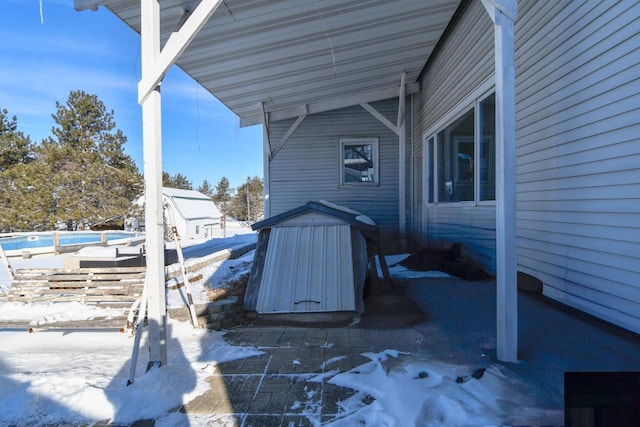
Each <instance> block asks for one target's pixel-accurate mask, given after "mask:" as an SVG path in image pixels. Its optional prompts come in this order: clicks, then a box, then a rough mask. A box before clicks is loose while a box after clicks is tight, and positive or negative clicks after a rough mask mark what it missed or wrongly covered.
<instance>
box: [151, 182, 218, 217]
mask: <svg viewBox="0 0 640 427" xmlns="http://www.w3.org/2000/svg"><path fill="white" fill-rule="evenodd" d="M162 194H163V195H164V196H165V197H166V198H167V199H169V200H171V201H172V202H173V205H174V206H175V208H176V210H177V211H178V214H179V215H180V216H182V217H183V218H185V219H198V218H213V219H218V218H220V217H221V216H222V214H221V213H220V211H219V210H218V208H217V206H216V205H215V203H213V200H211V198H210V197H208V196H205V195H204V194H202V193H200V192H199V191H194V190H183V189H179V188H169V187H163V188H162Z"/></svg>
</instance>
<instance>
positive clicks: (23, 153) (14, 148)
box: [0, 109, 34, 172]
mask: <svg viewBox="0 0 640 427" xmlns="http://www.w3.org/2000/svg"><path fill="white" fill-rule="evenodd" d="M8 114H9V112H8V111H7V110H6V109H2V110H0V172H2V171H5V170H7V169H9V168H11V167H12V166H14V165H17V164H26V163H29V162H32V161H33V160H34V153H33V144H32V143H31V140H30V139H29V137H28V136H25V135H24V134H23V133H22V132H20V131H18V119H17V118H16V116H13V117H12V118H11V119H9V117H8Z"/></svg>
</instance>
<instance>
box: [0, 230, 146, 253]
mask: <svg viewBox="0 0 640 427" xmlns="http://www.w3.org/2000/svg"><path fill="white" fill-rule="evenodd" d="M141 236H142V234H140V233H132V232H126V231H56V232H44V233H26V234H21V235H19V236H11V237H2V238H0V246H2V249H3V250H5V251H19V250H25V249H35V248H46V247H53V246H56V244H55V243H54V242H55V241H56V239H57V246H63V245H77V244H82V243H100V242H103V241H106V242H108V243H114V241H116V240H123V241H126V240H127V239H133V238H136V237H141Z"/></svg>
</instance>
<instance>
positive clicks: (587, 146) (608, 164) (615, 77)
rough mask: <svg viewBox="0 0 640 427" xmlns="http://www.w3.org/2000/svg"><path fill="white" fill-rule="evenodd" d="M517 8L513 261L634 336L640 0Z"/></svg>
mask: <svg viewBox="0 0 640 427" xmlns="http://www.w3.org/2000/svg"><path fill="white" fill-rule="evenodd" d="M519 8H520V11H519V19H518V22H517V26H516V29H517V33H516V35H517V38H516V67H517V77H516V83H517V118H518V121H517V138H518V149H517V155H518V163H517V167H518V245H519V248H518V262H519V266H520V269H521V270H522V271H524V272H526V273H529V274H531V275H533V276H535V277H538V278H539V279H541V280H542V281H543V282H544V284H545V286H544V293H545V294H546V295H548V296H550V297H553V298H555V299H557V300H560V301H562V302H564V303H567V304H569V305H572V306H575V307H577V308H580V309H582V310H584V311H587V312H589V313H592V314H594V315H596V316H599V317H601V318H604V319H606V320H608V321H611V322H613V323H615V324H618V325H620V326H623V327H625V328H628V329H630V330H632V331H635V332H640V216H639V213H640V170H639V166H640V61H638V58H640V39H639V36H638V34H639V33H640V3H638V2H635V1H628V2H626V1H625V2H614V1H605V2H595V1H594V2H578V1H573V2H569V1H562V2H536V1H520V2H519Z"/></svg>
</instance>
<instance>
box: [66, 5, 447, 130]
mask: <svg viewBox="0 0 640 427" xmlns="http://www.w3.org/2000/svg"><path fill="white" fill-rule="evenodd" d="M459 2H460V0H350V1H345V0H304V1H300V0H268V1H265V0H224V1H223V2H222V4H221V5H220V6H219V7H217V9H216V10H215V12H214V13H213V14H212V15H211V17H210V18H209V19H208V21H207V22H206V24H204V25H203V26H202V28H201V29H200V31H199V32H198V33H197V34H196V35H195V37H194V38H193V40H192V41H191V43H190V44H189V46H188V48H187V49H186V50H185V51H184V52H182V53H181V55H180V56H179V57H178V59H177V61H176V64H177V65H178V66H179V67H180V68H182V69H183V70H184V71H185V72H186V73H187V74H189V75H190V76H191V77H193V78H194V79H195V80H196V81H197V82H198V83H199V84H201V85H202V86H203V87H204V88H205V89H206V90H208V91H209V92H211V93H212V94H213V95H214V96H215V97H217V98H218V99H219V100H220V101H221V102H222V103H224V104H225V105H226V106H227V107H228V108H230V109H231V110H232V111H233V112H234V113H235V114H237V115H238V116H239V117H240V120H241V125H243V126H248V125H253V124H259V123H262V122H263V117H264V116H263V114H262V109H264V112H265V113H266V114H267V116H268V120H270V121H278V120H284V119H289V118H293V117H298V116H301V115H304V114H313V113H318V112H322V111H329V110H333V109H336V108H342V107H347V106H351V105H358V104H361V103H365V102H374V101H377V100H382V99H388V98H392V97H395V96H398V94H399V86H400V79H401V75H402V74H403V73H406V82H407V83H406V86H405V93H406V94H411V93H415V92H417V91H418V90H419V89H420V88H419V85H418V83H417V79H418V76H419V74H420V72H421V70H422V68H423V67H424V64H425V62H426V61H427V59H428V58H429V56H430V54H431V53H432V52H433V49H434V47H435V46H436V44H437V42H438V41H439V39H440V37H441V36H442V34H443V32H444V30H445V28H446V27H447V25H448V24H449V22H450V20H451V18H452V17H453V14H454V12H455V10H456V8H457V7H458V4H459ZM199 3H200V1H199V0H190V1H189V0H161V1H160V17H161V40H162V42H163V43H166V41H167V40H168V39H169V36H170V35H171V34H172V33H174V32H176V31H177V30H178V29H179V28H180V27H181V26H182V25H183V24H184V22H185V20H186V18H187V17H188V16H189V15H190V14H191V13H192V12H193V11H194V10H195V9H196V7H197V6H198V5H199ZM100 5H104V6H105V7H107V8H108V9H109V10H111V11H112V12H113V13H114V14H115V15H117V16H118V17H119V18H120V19H121V20H123V21H124V22H125V23H126V24H127V25H129V26H130V27H131V28H133V29H134V30H135V31H136V32H138V33H140V26H141V23H140V19H141V18H140V15H141V13H140V11H141V7H140V0H75V7H76V9H78V10H84V9H95V8H97V7H98V6H100Z"/></svg>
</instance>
